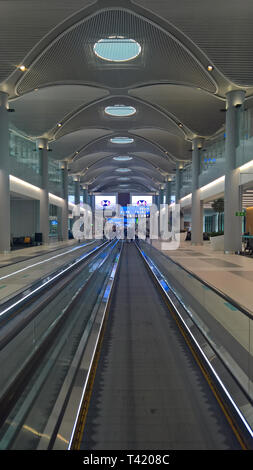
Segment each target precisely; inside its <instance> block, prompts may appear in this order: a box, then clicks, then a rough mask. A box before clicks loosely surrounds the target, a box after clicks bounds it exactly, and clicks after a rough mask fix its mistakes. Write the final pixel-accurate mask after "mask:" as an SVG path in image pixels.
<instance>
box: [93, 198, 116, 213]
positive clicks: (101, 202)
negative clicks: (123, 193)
mask: <svg viewBox="0 0 253 470" xmlns="http://www.w3.org/2000/svg"><path fill="white" fill-rule="evenodd" d="M116 204H117V199H116V196H113V195H106V194H103V195H101V196H95V209H96V210H99V209H111V210H114V209H115V207H116Z"/></svg>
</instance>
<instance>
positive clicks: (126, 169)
mask: <svg viewBox="0 0 253 470" xmlns="http://www.w3.org/2000/svg"><path fill="white" fill-rule="evenodd" d="M116 171H118V172H119V173H128V172H129V171H131V170H129V168H117V170H116Z"/></svg>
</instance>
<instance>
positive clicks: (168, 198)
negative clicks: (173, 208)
mask: <svg viewBox="0 0 253 470" xmlns="http://www.w3.org/2000/svg"><path fill="white" fill-rule="evenodd" d="M165 198H166V199H165V203H166V204H170V203H171V179H169V180H168V181H167V182H166V188H165Z"/></svg>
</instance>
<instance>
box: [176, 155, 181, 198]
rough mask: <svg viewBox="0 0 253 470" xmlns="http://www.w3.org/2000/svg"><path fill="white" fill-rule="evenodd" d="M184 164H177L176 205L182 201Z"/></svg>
mask: <svg viewBox="0 0 253 470" xmlns="http://www.w3.org/2000/svg"><path fill="white" fill-rule="evenodd" d="M181 165H182V164H181V163H180V162H177V166H176V201H175V202H176V204H179V199H180V189H181V182H182V166H181Z"/></svg>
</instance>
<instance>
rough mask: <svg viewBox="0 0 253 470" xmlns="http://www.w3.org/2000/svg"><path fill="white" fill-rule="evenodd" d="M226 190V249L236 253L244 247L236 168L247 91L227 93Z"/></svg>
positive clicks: (227, 251) (238, 175) (228, 251)
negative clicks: (238, 117) (237, 138)
mask: <svg viewBox="0 0 253 470" xmlns="http://www.w3.org/2000/svg"><path fill="white" fill-rule="evenodd" d="M226 98H227V110H226V111H227V112H226V141H225V158H226V163H225V191H224V251H225V253H235V252H237V251H240V250H241V248H242V240H241V235H242V221H241V217H236V215H235V214H236V212H239V211H241V195H240V170H239V168H236V134H237V131H238V129H237V127H238V119H237V116H238V113H239V112H240V106H241V105H242V104H243V102H244V98H245V91H243V90H236V91H230V92H229V93H227V95H226Z"/></svg>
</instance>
